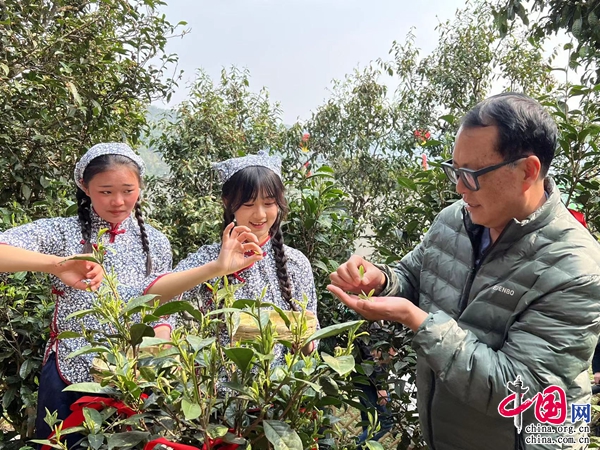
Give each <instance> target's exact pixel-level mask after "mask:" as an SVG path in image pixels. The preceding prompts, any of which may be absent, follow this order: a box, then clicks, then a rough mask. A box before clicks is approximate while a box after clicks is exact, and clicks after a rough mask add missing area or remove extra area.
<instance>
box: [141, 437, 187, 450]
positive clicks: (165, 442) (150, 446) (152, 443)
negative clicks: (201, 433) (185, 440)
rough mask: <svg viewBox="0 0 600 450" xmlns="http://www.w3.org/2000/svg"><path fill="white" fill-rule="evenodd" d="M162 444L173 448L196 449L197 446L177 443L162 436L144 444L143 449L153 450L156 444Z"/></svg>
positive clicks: (177, 449) (176, 449) (178, 449)
mask: <svg viewBox="0 0 600 450" xmlns="http://www.w3.org/2000/svg"><path fill="white" fill-rule="evenodd" d="M159 444H162V445H166V446H168V447H171V448H174V449H175V450H198V447H192V446H191V445H186V444H179V443H177V442H171V441H169V440H168V439H165V438H164V437H161V438H158V439H154V440H153V441H150V442H148V443H147V444H146V445H144V450H153V449H154V447H156V446H157V445H159Z"/></svg>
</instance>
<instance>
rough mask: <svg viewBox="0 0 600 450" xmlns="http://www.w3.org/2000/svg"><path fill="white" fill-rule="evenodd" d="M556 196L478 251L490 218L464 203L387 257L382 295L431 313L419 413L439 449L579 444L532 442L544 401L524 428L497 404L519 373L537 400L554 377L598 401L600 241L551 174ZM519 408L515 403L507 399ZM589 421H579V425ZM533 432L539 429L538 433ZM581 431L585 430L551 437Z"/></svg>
mask: <svg viewBox="0 0 600 450" xmlns="http://www.w3.org/2000/svg"><path fill="white" fill-rule="evenodd" d="M545 187H546V192H547V193H548V194H549V197H548V200H547V201H546V202H545V203H544V204H543V205H542V206H541V207H540V208H539V209H538V210H537V211H536V212H534V213H533V214H532V215H531V216H530V217H528V218H527V219H526V220H524V221H522V222H519V221H517V220H513V221H511V222H510V223H509V224H508V226H507V227H506V228H505V229H504V231H503V232H502V234H501V235H500V236H499V238H498V239H497V240H496V242H495V243H494V244H492V245H491V246H490V248H488V249H487V250H486V252H485V254H484V255H483V257H482V260H481V261H480V265H479V267H478V268H476V267H475V264H474V254H475V252H476V249H477V247H478V245H479V241H480V234H481V233H482V231H483V228H482V227H481V226H476V225H473V224H472V223H471V222H470V220H469V216H468V214H467V213H466V212H465V211H464V203H463V202H462V201H459V202H456V203H455V204H454V205H452V206H450V207H448V208H446V209H444V210H443V211H442V212H441V213H440V214H439V216H438V217H437V219H436V221H435V222H434V223H433V225H432V226H431V228H430V230H429V231H428V232H427V234H426V235H425V237H424V239H423V242H422V243H421V244H420V245H418V246H417V247H416V248H415V249H414V250H413V251H412V252H411V253H409V254H408V255H406V256H405V257H404V258H403V259H402V261H401V262H400V263H399V264H398V266H397V267H395V268H393V269H392V268H390V267H387V266H380V267H381V268H382V269H384V271H385V272H386V275H387V277H388V284H387V287H386V289H385V290H384V292H382V294H381V295H387V296H400V297H406V298H408V299H410V300H411V301H413V302H414V303H416V304H417V305H418V306H419V307H420V308H422V309H423V310H424V311H426V312H428V313H429V316H428V318H427V319H426V320H425V322H424V323H423V324H422V325H421V327H420V328H419V329H418V330H417V332H416V333H415V337H414V340H413V346H414V348H415V349H416V352H417V355H418V361H417V390H418V411H419V417H420V422H421V426H422V430H423V433H424V435H425V438H426V440H427V443H428V444H429V446H430V447H431V448H432V449H433V450H450V449H452V450H495V449H499V450H500V449H501V450H506V449H521V448H527V449H530V448H533V449H536V450H537V449H575V448H586V446H585V445H583V444H580V443H578V442H575V443H570V444H569V443H566V444H559V443H558V442H556V443H554V444H545V445H529V444H526V442H527V441H528V440H529V441H531V437H529V439H527V438H528V436H529V435H528V433H526V432H525V427H526V426H527V425H528V424H531V423H534V424H537V423H539V422H538V421H537V420H536V419H535V416H534V410H535V405H533V406H532V407H530V408H529V409H528V410H527V412H526V413H524V415H523V432H522V433H521V434H520V435H518V434H517V432H516V428H515V426H514V424H513V419H512V418H505V417H501V416H500V414H499V413H498V405H499V403H500V402H501V400H502V399H504V398H505V397H506V396H507V395H509V394H510V393H511V392H510V391H509V390H508V389H507V382H509V381H510V382H514V381H515V379H516V377H517V376H518V375H520V376H521V379H522V380H523V386H524V387H528V388H529V391H528V393H527V394H525V396H524V398H530V397H532V396H533V395H535V394H536V393H537V392H541V391H543V389H544V388H546V387H548V386H550V385H556V386H559V387H561V388H563V389H564V390H565V392H566V398H567V402H568V416H567V420H566V424H567V425H570V424H571V420H570V418H571V411H570V410H571V404H572V403H577V404H585V403H589V402H590V395H591V392H590V377H589V375H588V367H589V361H590V359H591V357H592V353H593V351H594V348H595V346H596V343H597V341H598V333H599V332H600V246H599V245H598V243H597V242H596V241H595V240H594V238H593V237H592V236H591V235H590V234H589V232H588V231H587V230H586V229H585V228H583V227H582V226H581V225H580V224H579V223H578V222H577V221H576V220H575V219H574V218H573V217H572V216H571V214H570V213H569V211H568V210H567V209H566V208H565V206H564V205H563V204H562V202H561V200H560V193H559V192H558V189H557V188H556V185H555V184H554V182H553V181H552V180H551V179H547V180H546V186H545ZM509 406H510V407H511V408H512V407H513V405H512V404H511V405H509ZM579 425H581V423H579V424H578V425H577V426H576V428H578V426H579ZM534 434H535V433H534ZM543 436H544V437H552V438H554V439H563V438H564V437H567V438H569V439H571V438H572V439H573V440H575V441H578V440H579V438H580V437H585V436H587V434H586V433H575V434H574V435H572V436H571V435H565V434H564V433H563V434H556V435H548V434H545V435H543Z"/></svg>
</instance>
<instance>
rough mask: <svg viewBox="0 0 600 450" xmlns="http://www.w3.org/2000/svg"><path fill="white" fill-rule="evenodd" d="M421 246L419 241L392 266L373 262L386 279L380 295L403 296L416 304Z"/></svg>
mask: <svg viewBox="0 0 600 450" xmlns="http://www.w3.org/2000/svg"><path fill="white" fill-rule="evenodd" d="M423 246H424V243H423V242H421V243H420V244H419V245H417V246H416V247H415V248H414V250H413V251H411V252H410V253H408V254H407V255H406V256H405V257H404V258H402V260H400V262H399V263H398V264H397V265H396V266H394V267H392V266H387V265H385V264H375V266H377V267H378V268H379V269H380V270H382V271H383V273H384V274H385V276H386V280H387V284H386V286H385V287H384V289H383V291H382V292H381V294H379V296H380V297H404V298H407V299H409V300H410V301H411V302H413V303H414V304H416V305H418V301H419V282H420V277H421V264H422V262H423Z"/></svg>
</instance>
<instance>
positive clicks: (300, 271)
mask: <svg viewBox="0 0 600 450" xmlns="http://www.w3.org/2000/svg"><path fill="white" fill-rule="evenodd" d="M261 247H262V249H263V252H264V253H263V256H264V257H263V259H261V260H260V261H258V262H256V263H254V264H253V265H251V266H250V267H247V268H246V269H244V270H242V271H240V272H236V273H235V274H233V275H230V276H229V282H230V284H235V285H237V284H241V283H243V286H241V287H240V288H239V289H237V290H236V292H235V298H236V299H244V298H247V299H257V298H259V297H260V295H261V294H262V291H263V289H264V288H265V287H266V288H267V290H266V295H265V297H264V298H263V301H265V302H270V303H273V304H275V305H277V306H279V307H280V308H281V309H283V310H284V311H291V310H292V307H291V306H290V304H289V303H288V302H287V301H286V300H285V299H283V298H282V296H281V291H280V289H279V278H278V277H277V268H276V265H275V253H274V250H273V246H272V243H271V240H270V239H269V240H268V241H267V242H266V243H264V244H263V245H262V246H261ZM283 249H284V252H285V254H286V256H287V258H288V259H287V272H288V277H289V280H290V285H291V287H292V298H293V299H297V300H302V299H303V294H305V295H306V296H307V298H308V305H307V308H306V309H307V311H310V312H312V313H313V314H314V315H315V317H318V316H317V293H316V289H315V282H314V278H313V273H312V268H311V266H310V262H309V261H308V258H306V256H304V255H303V254H302V252H300V251H299V250H296V249H294V248H291V247H288V246H287V245H284V246H283ZM220 251H221V244H220V243H217V244H211V245H205V246H203V247H201V248H200V249H199V250H198V251H197V252H196V253H191V254H189V255H188V256H187V258H185V259H184V260H182V261H181V262H180V263H179V264H177V267H175V269H174V272H181V271H184V270H188V269H192V268H194V267H199V266H202V265H204V264H206V263H208V262H210V261H214V260H216V259H217V258H218V257H219V252H220ZM157 278H158V277H157ZM154 281H155V280H154ZM154 281H153V282H154ZM217 281H218V280H217V279H216V278H215V279H212V280H209V281H208V283H209V284H211V285H214V284H215V283H216V282H217ZM151 284H152V283H150V285H151ZM182 299H183V300H187V301H189V302H190V303H192V304H193V305H194V306H195V307H196V308H198V309H199V310H201V311H203V312H207V311H210V310H212V309H215V305H214V304H213V294H212V291H210V289H209V288H208V287H207V286H206V285H205V284H199V285H198V286H196V287H194V288H193V289H191V290H189V291H187V292H184V293H183V294H182ZM317 327H319V324H318V319H317ZM220 341H221V343H222V344H223V343H225V342H224V336H220ZM286 352H287V348H286V347H285V346H283V345H281V344H277V345H276V346H275V355H274V356H275V357H274V359H273V365H281V364H283V363H284V361H285V359H284V358H285V354H286Z"/></svg>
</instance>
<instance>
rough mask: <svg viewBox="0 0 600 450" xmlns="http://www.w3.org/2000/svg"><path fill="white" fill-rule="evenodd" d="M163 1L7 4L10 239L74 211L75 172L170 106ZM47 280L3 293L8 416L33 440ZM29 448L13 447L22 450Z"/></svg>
mask: <svg viewBox="0 0 600 450" xmlns="http://www.w3.org/2000/svg"><path fill="white" fill-rule="evenodd" d="M163 4H164V3H163V2H161V1H160V0H0V109H1V110H2V114H1V115H0V164H1V165H2V167H3V168H4V170H3V171H2V173H1V174H0V230H4V229H6V228H8V227H12V226H16V225H19V224H21V223H24V222H28V221H30V220H33V219H35V218H38V217H41V216H45V217H48V216H54V215H63V214H65V211H66V210H68V208H69V207H71V206H72V204H73V200H72V199H73V198H74V195H73V194H74V185H73V183H72V181H71V179H72V173H73V167H74V165H75V161H76V159H77V158H78V156H79V155H81V154H82V153H83V152H85V150H86V149H87V148H88V147H90V146H91V145H92V144H94V143H97V142H100V141H109V140H116V141H124V140H127V141H129V142H131V143H132V144H134V143H136V142H137V140H138V137H139V135H140V133H141V131H142V130H143V128H144V126H145V121H146V119H145V111H146V107H147V104H148V103H149V102H150V100H151V99H153V98H157V97H166V98H168V97H169V95H170V92H171V88H172V87H173V84H174V82H175V78H173V77H170V76H169V74H168V72H167V71H168V70H171V69H170V67H171V66H173V65H174V63H175V62H176V57H175V56H174V55H169V54H166V53H165V44H166V42H167V38H168V37H169V36H172V35H173V34H174V33H175V32H177V30H178V28H179V26H180V25H183V23H181V24H178V25H173V24H171V23H169V22H168V21H167V19H166V18H165V17H164V15H163V14H162V13H159V11H158V8H159V7H160V6H161V5H163ZM49 291H50V289H49V283H48V282H47V279H46V278H45V277H39V276H27V277H25V274H16V275H13V276H11V278H10V279H8V280H2V282H1V283H0V309H1V310H2V311H3V314H2V318H1V319H0V322H1V323H2V326H1V327H0V348H1V349H2V352H0V361H2V364H1V366H2V368H1V369H0V397H2V403H1V404H0V414H1V415H2V418H3V420H6V421H7V422H8V423H10V425H11V426H12V427H13V428H14V430H15V431H14V433H13V434H10V433H7V434H3V436H2V437H0V441H3V440H5V439H6V440H10V439H11V438H12V436H14V435H20V436H21V439H22V440H23V441H24V440H26V439H28V438H30V437H31V436H32V431H33V426H32V424H33V420H34V418H35V409H36V400H35V392H36V390H37V377H38V374H39V368H40V366H41V359H42V355H43V351H44V348H43V344H44V342H45V340H46V338H47V325H48V323H49V319H50V314H51V312H52V309H53V299H52V297H51V295H50V292H49ZM23 441H20V442H17V441H13V442H10V444H8V446H9V448H10V446H14V447H16V448H19V447H20V446H21V445H22V444H23Z"/></svg>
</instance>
